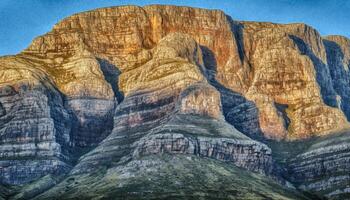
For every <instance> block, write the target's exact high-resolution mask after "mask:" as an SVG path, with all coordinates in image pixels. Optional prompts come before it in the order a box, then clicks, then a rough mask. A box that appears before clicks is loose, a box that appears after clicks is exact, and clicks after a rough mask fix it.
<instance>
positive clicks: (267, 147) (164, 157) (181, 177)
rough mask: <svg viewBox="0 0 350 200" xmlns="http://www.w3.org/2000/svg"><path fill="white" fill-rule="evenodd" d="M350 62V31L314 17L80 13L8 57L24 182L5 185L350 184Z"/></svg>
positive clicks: (297, 191)
mask: <svg viewBox="0 0 350 200" xmlns="http://www.w3.org/2000/svg"><path fill="white" fill-rule="evenodd" d="M349 63H350V40H348V39H347V38H344V37H341V36H328V37H325V38H323V37H321V36H320V35H319V33H318V32H317V31H316V30H315V29H313V28H312V27H309V26H307V25H305V24H287V25H283V24H273V23H257V22H240V21H235V20H233V19H232V18H231V17H229V16H227V15H225V14H224V13H223V12H222V11H218V10H205V9H196V8H189V7H177V6H161V5H152V6H145V7H138V6H122V7H111V8H102V9H97V10H93V11H88V12H84V13H78V14H76V15H73V16H70V17H68V18H66V19H64V20H62V21H61V22H59V23H58V24H56V25H55V26H54V28H53V29H52V30H51V31H50V32H48V33H47V34H45V35H43V36H39V37H37V38H36V39H35V40H34V41H33V42H32V44H31V45H30V46H29V47H28V48H27V49H25V50H24V51H23V52H21V53H19V54H17V55H14V56H6V57H1V58H0V136H1V137H0V138H1V145H0V149H1V150H0V158H1V160H0V181H1V183H2V184H5V185H6V187H9V188H10V186H9V185H19V184H24V185H22V186H20V187H19V186H16V187H14V188H12V189H9V190H10V191H6V192H5V194H4V195H5V197H6V198H13V199H21V198H22V199H23V198H24V199H28V198H37V199H54V198H57V196H60V197H62V198H67V199H69V198H70V199H74V198H85V199H89V198H112V197H114V198H125V197H128V198H130V199H132V198H135V199H139V198H141V197H142V198H153V197H159V198H210V199H212V198H218V199H220V198H221V199H235V198H238V199H239V198H260V199H264V198H265V199H266V198H272V199H310V198H311V199H315V198H317V196H313V195H312V194H307V193H305V192H312V193H314V194H316V195H325V196H327V197H331V198H341V197H343V196H347V195H349V189H348V188H349V187H350V186H349V185H348V184H347V183H348V180H349V179H348V176H347V173H348V172H349V171H350V165H349V162H348V161H349V160H350V157H349V155H348V153H347V152H348V150H349V149H348V141H347V140H346V138H347V135H348V134H347V129H348V128H349V121H348V119H349V118H350V104H349V101H348V99H349V96H348V91H350V83H349V74H348V68H349ZM340 133H341V136H338V135H339V134H340ZM344 138H345V139H344ZM293 145H295V148H297V149H295V150H294V149H293V148H288V147H290V146H293ZM159 174H160V175H161V177H159ZM164 177H168V178H164ZM242 184H243V185H250V186H252V187H254V189H252V190H250V191H247V190H246V189H244V187H243V186H242ZM189 185H190V186H189ZM12 187H13V186H12ZM237 187H238V188H241V189H238V190H235V189H232V188H237ZM84 188H94V189H93V190H91V192H82V191H84V190H85V189H84ZM162 188H163V189H162ZM301 191H303V192H301ZM218 194H220V195H218Z"/></svg>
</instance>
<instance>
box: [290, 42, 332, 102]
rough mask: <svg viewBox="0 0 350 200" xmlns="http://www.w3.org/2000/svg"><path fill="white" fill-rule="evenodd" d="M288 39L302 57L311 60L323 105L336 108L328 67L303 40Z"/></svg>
mask: <svg viewBox="0 0 350 200" xmlns="http://www.w3.org/2000/svg"><path fill="white" fill-rule="evenodd" d="M289 38H291V39H292V40H293V41H294V42H295V44H296V45H297V46H298V49H299V51H300V53H301V54H302V55H306V56H308V57H309V58H310V59H311V61H312V63H313V65H314V67H315V71H316V81H317V83H318V85H319V86H320V91H321V95H322V99H323V101H324V103H325V104H326V105H328V106H331V107H337V100H336V93H335V91H334V89H333V86H332V85H333V84H332V80H331V79H330V78H329V77H330V76H329V74H330V72H329V69H328V66H327V65H326V64H325V63H323V61H322V60H321V59H319V58H318V57H317V56H316V55H315V54H314V53H313V52H312V50H311V48H310V46H309V45H308V44H306V43H305V42H304V40H302V39H301V38H299V37H297V36H295V35H289Z"/></svg>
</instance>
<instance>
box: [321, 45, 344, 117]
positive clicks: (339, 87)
mask: <svg viewBox="0 0 350 200" xmlns="http://www.w3.org/2000/svg"><path fill="white" fill-rule="evenodd" d="M323 44H324V46H325V48H326V53H327V62H328V66H329V72H330V75H331V77H332V82H333V87H334V90H335V91H336V93H337V94H338V95H339V96H340V97H341V100H338V106H339V107H340V108H341V109H342V110H343V112H344V114H345V115H346V117H347V119H348V120H350V104H349V103H347V102H350V96H349V94H350V78H349V77H350V73H349V71H348V70H346V69H345V68H344V66H343V60H344V53H343V51H342V49H341V48H340V46H339V45H338V44H337V43H336V42H333V41H330V40H323Z"/></svg>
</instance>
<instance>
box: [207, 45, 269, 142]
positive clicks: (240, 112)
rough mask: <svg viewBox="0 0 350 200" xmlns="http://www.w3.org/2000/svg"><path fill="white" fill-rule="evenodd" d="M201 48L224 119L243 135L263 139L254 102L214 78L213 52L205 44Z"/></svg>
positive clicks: (215, 68)
mask: <svg viewBox="0 0 350 200" xmlns="http://www.w3.org/2000/svg"><path fill="white" fill-rule="evenodd" d="M240 41H242V40H240ZM240 45H243V43H240ZM239 48H240V49H241V50H240V52H241V53H240V56H242V59H243V56H244V51H243V49H244V48H243V47H242V46H240V47H239ZM201 49H202V53H203V61H204V64H205V66H206V68H207V70H208V74H207V76H208V79H209V82H210V84H211V85H213V86H214V87H215V88H216V89H217V90H218V91H219V92H220V96H221V104H222V109H223V114H224V116H225V120H226V121H227V122H228V123H230V124H231V125H233V126H234V127H235V128H236V129H237V130H239V131H240V132H242V133H244V134H245V135H247V136H249V137H251V138H253V139H258V140H260V141H262V140H264V137H263V133H262V130H261V128H260V124H259V110H258V108H257V107H256V105H255V103H254V102H252V101H249V100H247V99H246V98H245V97H244V96H243V95H242V94H239V93H238V92H235V91H233V90H231V89H229V88H227V87H225V86H224V85H222V84H221V83H219V82H218V81H217V80H216V78H215V75H216V73H217V62H216V58H215V54H214V53H213V52H212V51H211V50H210V49H209V48H208V47H206V46H201Z"/></svg>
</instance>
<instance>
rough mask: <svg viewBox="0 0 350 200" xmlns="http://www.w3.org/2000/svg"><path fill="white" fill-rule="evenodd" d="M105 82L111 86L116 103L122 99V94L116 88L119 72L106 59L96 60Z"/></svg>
mask: <svg viewBox="0 0 350 200" xmlns="http://www.w3.org/2000/svg"><path fill="white" fill-rule="evenodd" d="M97 61H98V62H99V64H100V68H101V71H102V73H103V76H104V77H105V80H106V81H107V82H108V83H109V84H110V85H111V87H112V90H113V92H114V96H115V97H116V98H117V101H118V103H120V102H122V101H123V99H124V94H123V93H122V92H121V91H120V90H119V88H118V79H119V75H120V73H121V71H120V70H119V69H118V68H117V67H116V66H115V65H113V64H112V63H110V62H109V61H108V60H106V59H101V58H97Z"/></svg>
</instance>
